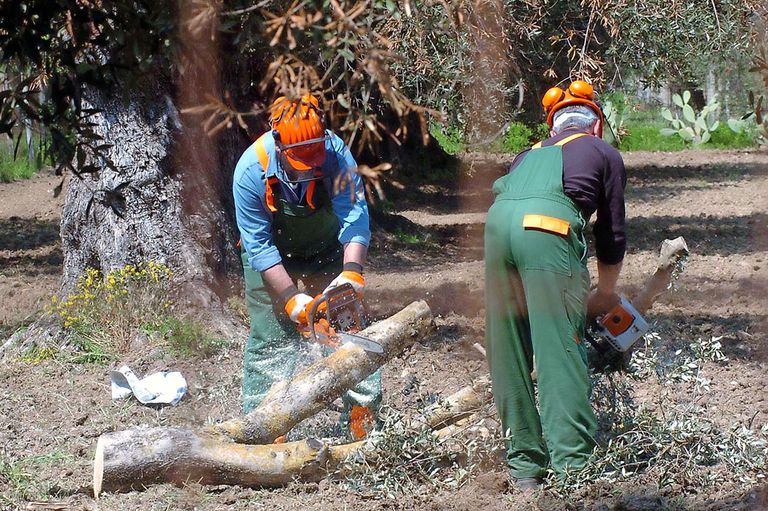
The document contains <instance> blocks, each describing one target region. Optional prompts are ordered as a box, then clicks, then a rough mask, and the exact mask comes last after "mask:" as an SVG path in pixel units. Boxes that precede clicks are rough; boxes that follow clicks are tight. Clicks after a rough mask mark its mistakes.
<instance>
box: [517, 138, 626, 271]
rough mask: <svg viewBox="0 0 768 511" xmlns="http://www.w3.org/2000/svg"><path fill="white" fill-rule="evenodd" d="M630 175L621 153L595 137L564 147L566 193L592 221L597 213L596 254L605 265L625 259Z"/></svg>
mask: <svg viewBox="0 0 768 511" xmlns="http://www.w3.org/2000/svg"><path fill="white" fill-rule="evenodd" d="M574 133H579V130H573V129H567V130H565V131H563V132H561V133H558V134H557V135H555V136H554V137H551V138H548V139H546V140H544V141H543V142H542V145H543V146H550V145H553V144H554V143H556V142H558V141H560V140H562V139H564V138H566V137H568V136H570V135H573V134H574ZM528 151H529V150H526V151H523V152H522V153H520V154H518V155H517V156H516V157H515V159H514V161H513V162H512V165H511V166H510V168H509V171H510V172H514V170H515V167H517V165H518V164H519V163H520V162H521V161H522V159H523V156H525V155H526V154H528ZM626 184H627V174H626V171H625V170H624V160H622V158H621V154H619V152H618V151H617V150H616V149H614V148H613V147H612V146H611V145H610V144H607V143H606V142H604V141H603V140H601V139H599V138H597V137H593V136H586V137H579V138H577V139H575V140H571V141H570V142H568V143H567V144H565V145H564V146H563V190H564V191H565V194H566V195H567V196H568V197H570V198H571V199H573V202H575V203H576V205H577V206H578V207H579V209H581V212H582V213H583V214H584V218H585V219H587V220H589V218H590V217H591V216H592V213H594V212H595V211H597V220H596V221H595V226H594V229H593V231H594V234H595V252H596V253H597V258H598V259H599V260H600V261H601V262H603V263H605V264H616V263H619V262H621V261H622V260H623V259H624V251H625V250H626V245H627V237H626V231H625V227H624V187H625V186H626Z"/></svg>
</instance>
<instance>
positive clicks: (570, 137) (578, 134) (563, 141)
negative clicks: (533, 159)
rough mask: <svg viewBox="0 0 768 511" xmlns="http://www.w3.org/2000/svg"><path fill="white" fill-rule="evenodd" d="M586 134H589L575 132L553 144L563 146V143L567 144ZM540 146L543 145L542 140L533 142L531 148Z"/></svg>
mask: <svg viewBox="0 0 768 511" xmlns="http://www.w3.org/2000/svg"><path fill="white" fill-rule="evenodd" d="M586 136H588V135H587V134H586V133H574V134H573V135H570V136H568V137H565V138H564V139H562V140H560V141H559V142H556V143H554V144H552V145H556V146H557V145H559V146H563V145H565V144H567V143H568V142H570V141H571V140H576V139H577V138H580V137H586ZM540 147H541V142H536V143H535V144H533V146H531V149H538V148H540Z"/></svg>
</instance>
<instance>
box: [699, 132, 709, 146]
mask: <svg viewBox="0 0 768 511" xmlns="http://www.w3.org/2000/svg"><path fill="white" fill-rule="evenodd" d="M710 137H711V135H710V134H709V132H708V131H705V132H704V133H703V134H702V135H701V142H700V143H701V144H706V143H707V142H709V139H710Z"/></svg>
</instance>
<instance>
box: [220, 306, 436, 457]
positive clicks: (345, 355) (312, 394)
mask: <svg viewBox="0 0 768 511" xmlns="http://www.w3.org/2000/svg"><path fill="white" fill-rule="evenodd" d="M431 328H432V314H431V312H430V310H429V306H428V305H427V303H426V302H424V301H418V302H413V303H412V304H410V305H409V306H408V307H406V308H405V309H403V310H401V311H400V312H398V313H397V314H395V315H394V316H391V317H389V318H387V319H385V320H383V321H380V322H378V323H376V324H374V325H372V326H370V327H368V328H366V329H365V330H363V331H362V332H360V335H362V336H364V337H367V338H369V339H371V340H373V341H376V342H378V343H379V344H381V345H382V347H383V348H384V352H383V353H380V354H379V353H371V352H367V351H365V350H363V349H362V348H360V347H359V346H356V345H352V344H345V345H343V346H342V347H340V348H339V349H337V350H336V351H335V352H334V353H332V354H331V355H330V356H328V357H325V358H324V359H322V360H320V361H318V362H316V363H315V364H312V365H310V366H309V367H307V368H306V369H304V370H302V371H301V372H300V373H299V374H297V375H295V376H294V377H293V378H292V379H291V380H290V381H282V382H278V383H276V384H275V385H273V386H272V388H271V389H270V390H269V392H268V393H267V395H266V396H265V397H264V399H263V400H262V402H261V403H260V404H259V406H257V407H256V408H255V409H254V410H252V411H251V412H250V413H249V414H248V415H246V416H245V417H244V418H242V419H233V420H229V421H227V422H223V423H221V424H217V425H215V426H213V427H212V431H213V432H214V433H218V434H223V435H226V436H227V437H229V438H230V439H231V440H233V441H235V442H239V443H246V444H264V443H269V442H272V441H273V440H274V439H275V438H277V437H279V436H281V435H284V434H285V433H287V432H288V431H290V430H291V428H293V427H294V426H295V425H296V424H298V423H299V422H301V421H303V420H304V419H306V418H307V417H311V416H313V415H315V414H316V413H317V412H319V411H320V410H322V409H324V408H325V407H326V406H327V404H326V403H328V402H329V401H333V400H334V399H336V398H337V397H338V396H340V395H342V394H343V393H344V392H345V391H346V390H348V389H350V388H352V387H354V386H355V385H356V384H357V383H359V382H361V381H362V380H364V379H365V378H366V377H367V376H368V375H370V374H372V373H373V372H375V371H376V370H377V369H378V368H379V367H381V366H382V365H383V364H384V363H385V362H386V361H387V360H389V359H390V358H392V357H394V356H395V355H397V354H399V353H400V352H402V351H403V349H405V348H406V347H407V346H409V345H410V344H412V343H413V342H414V341H415V340H416V339H418V338H420V337H422V336H423V335H424V334H426V333H427V332H428V331H429V330H430V329H431Z"/></svg>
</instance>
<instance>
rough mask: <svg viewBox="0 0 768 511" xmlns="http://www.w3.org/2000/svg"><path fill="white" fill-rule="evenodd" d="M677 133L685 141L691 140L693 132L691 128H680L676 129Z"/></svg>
mask: <svg viewBox="0 0 768 511" xmlns="http://www.w3.org/2000/svg"><path fill="white" fill-rule="evenodd" d="M677 134H678V135H680V138H682V139H683V140H685V141H686V142H691V141H692V140H693V135H694V133H693V130H692V129H691V128H682V129H680V130H678V131H677Z"/></svg>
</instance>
